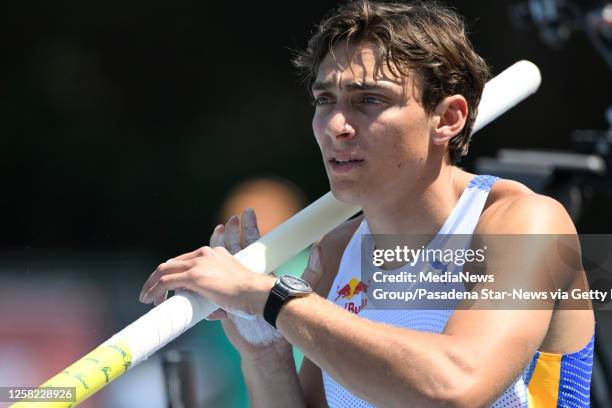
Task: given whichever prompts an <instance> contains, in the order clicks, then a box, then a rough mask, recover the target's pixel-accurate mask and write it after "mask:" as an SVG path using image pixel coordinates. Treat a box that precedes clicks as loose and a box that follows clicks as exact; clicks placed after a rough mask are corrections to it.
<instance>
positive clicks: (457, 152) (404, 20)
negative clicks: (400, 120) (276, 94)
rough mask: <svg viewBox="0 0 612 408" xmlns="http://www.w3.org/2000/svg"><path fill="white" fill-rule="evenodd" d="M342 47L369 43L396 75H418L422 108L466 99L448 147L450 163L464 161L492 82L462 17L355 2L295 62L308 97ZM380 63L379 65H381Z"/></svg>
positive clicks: (430, 7) (444, 10) (422, 4)
mask: <svg viewBox="0 0 612 408" xmlns="http://www.w3.org/2000/svg"><path fill="white" fill-rule="evenodd" d="M339 41H346V43H347V45H348V44H358V43H361V42H367V43H370V44H372V45H373V46H374V48H375V49H376V50H377V52H378V61H380V62H384V63H385V64H386V65H387V67H388V68H389V70H390V71H391V72H392V73H393V74H394V75H397V76H399V75H398V73H400V74H402V75H408V70H410V71H412V72H413V73H416V75H417V77H418V78H419V79H420V80H421V85H422V86H421V88H422V89H423V91H422V95H421V103H422V105H423V108H424V109H425V111H426V112H427V113H428V114H431V113H433V111H434V109H435V107H436V106H437V105H438V103H439V102H440V101H441V100H442V99H443V98H445V97H447V96H450V95H455V94H461V95H463V97H465V99H466V100H467V104H468V117H467V119H466V124H465V127H464V128H463V129H462V131H461V132H460V133H459V134H457V135H456V136H455V137H453V138H452V139H451V140H450V141H449V146H448V147H449V156H450V160H451V163H453V164H456V163H458V162H459V160H460V159H461V157H462V156H465V155H466V154H467V151H468V145H469V143H470V138H471V132H472V127H473V126H474V121H475V119H476V114H477V108H478V104H479V103H480V97H481V95H482V90H483V88H484V85H485V83H486V81H487V79H488V78H489V76H490V73H489V68H488V66H487V64H486V62H485V61H484V60H483V59H482V58H481V57H480V56H479V55H478V54H477V53H476V52H475V51H474V48H473V47H472V44H471V43H470V41H469V39H468V37H467V34H466V28H465V23H464V21H463V19H462V17H460V16H459V15H458V14H457V13H455V12H454V11H453V10H451V9H449V8H448V7H445V6H443V5H441V4H440V3H437V2H435V1H427V2H426V1H411V2H409V3H392V2H378V1H370V0H358V1H351V2H349V3H347V4H345V5H343V6H341V7H339V8H338V9H336V10H334V11H332V12H331V13H330V14H329V15H328V16H327V17H325V18H324V19H323V20H322V22H321V23H320V24H319V25H318V26H316V30H315V33H314V34H313V36H312V37H311V38H310V40H309V41H308V47H307V48H306V50H304V51H302V52H299V53H298V55H297V56H296V57H295V59H294V60H293V63H294V65H295V66H296V67H297V68H298V70H299V72H300V76H301V79H302V80H303V81H304V83H305V85H306V87H307V89H308V92H309V93H310V94H311V96H312V91H311V89H310V88H311V86H312V84H313V82H314V79H315V78H316V76H317V71H318V69H319V66H320V64H321V62H322V60H323V59H324V58H325V56H326V55H327V53H328V52H332V49H333V47H334V46H335V45H336V44H337V43H338V42H339ZM380 62H379V64H380Z"/></svg>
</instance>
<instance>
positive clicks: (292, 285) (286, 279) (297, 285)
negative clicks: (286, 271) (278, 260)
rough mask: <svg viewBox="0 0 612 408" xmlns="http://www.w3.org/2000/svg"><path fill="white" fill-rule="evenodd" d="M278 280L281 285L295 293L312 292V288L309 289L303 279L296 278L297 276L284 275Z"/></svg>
mask: <svg viewBox="0 0 612 408" xmlns="http://www.w3.org/2000/svg"><path fill="white" fill-rule="evenodd" d="M280 280H281V282H282V283H283V285H285V286H287V287H288V288H289V289H291V290H295V291H298V292H303V293H309V292H312V288H311V287H310V285H309V284H308V282H306V281H305V280H303V279H300V278H298V277H297V276H293V275H284V276H281V278H280Z"/></svg>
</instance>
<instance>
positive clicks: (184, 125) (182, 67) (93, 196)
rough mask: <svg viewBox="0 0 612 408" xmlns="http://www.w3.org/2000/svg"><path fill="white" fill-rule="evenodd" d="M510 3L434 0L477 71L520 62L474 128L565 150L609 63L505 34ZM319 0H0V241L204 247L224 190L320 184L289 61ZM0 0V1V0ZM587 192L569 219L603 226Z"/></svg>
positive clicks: (480, 151)
mask: <svg viewBox="0 0 612 408" xmlns="http://www.w3.org/2000/svg"><path fill="white" fill-rule="evenodd" d="M511 3H513V2H510V1H495V2H492V1H473V0H470V1H467V0H465V1H452V2H450V1H449V2H447V4H450V5H453V6H455V7H456V8H457V9H458V10H459V11H460V12H461V13H462V14H464V15H465V16H466V19H467V22H468V23H469V26H470V30H471V32H472V39H473V42H474V44H475V47H476V49H477V50H478V51H479V52H480V53H481V55H482V56H483V57H484V58H485V59H486V60H487V61H488V62H489V64H490V65H491V67H492V71H493V73H494V74H497V73H499V72H500V71H501V70H503V69H504V68H506V67H507V66H509V65H511V64H512V63H513V62H515V61H517V60H520V59H529V60H531V61H533V62H535V63H536V64H537V65H538V66H539V67H540V69H541V71H542V76H543V82H542V86H541V88H540V90H539V92H538V93H537V94H536V95H534V96H532V97H531V98H530V99H529V100H527V101H526V102H524V103H522V104H521V105H520V106H518V107H517V108H515V109H514V110H512V111H511V112H510V113H508V114H507V115H505V116H504V117H503V118H501V119H499V120H498V121H496V122H494V123H493V124H491V125H490V126H489V127H487V128H486V129H485V130H483V131H481V132H480V133H479V134H478V135H477V136H476V137H475V139H474V142H473V145H472V147H471V149H470V156H469V158H468V160H466V161H465V162H464V166H466V167H468V168H470V165H471V164H472V163H473V160H474V159H475V158H477V157H479V156H493V155H494V154H495V151H496V150H497V149H499V148H501V147H513V148H546V149H571V147H572V145H571V141H570V133H571V131H572V130H573V129H600V130H603V129H605V128H607V123H606V121H605V117H604V112H605V109H606V107H607V106H608V104H610V102H611V101H610V95H612V85H611V81H610V71H609V68H608V67H607V66H606V65H605V63H604V61H603V59H601V58H600V57H599V55H598V54H597V53H596V51H595V50H594V48H593V47H592V46H591V45H590V44H589V42H588V40H587V38H586V35H584V33H575V34H573V35H572V37H571V38H570V40H569V41H568V42H567V43H566V44H565V46H564V47H562V48H561V49H558V50H553V49H551V48H549V47H547V46H546V45H544V44H543V43H542V42H541V41H540V40H539V39H538V36H537V33H536V31H527V32H518V31H516V30H514V29H513V27H512V25H511V22H510V18H509V12H508V8H509V5H510V4H511ZM335 4H336V3H335V2H324V1H310V2H299V3H298V2H275V3H271V2H187V1H184V0H175V1H172V2H169V1H166V2H162V1H149V2H117V1H104V2H82V1H63V2H46V1H35V2H12V3H11V4H10V6H9V7H8V9H6V10H5V11H4V12H2V13H0V27H1V29H0V30H1V31H0V45H1V46H2V50H3V51H2V61H3V62H2V64H1V72H0V98H1V99H0V174H2V192H1V193H0V214H2V217H3V218H2V223H1V224H0V225H1V231H2V234H1V235H0V247H2V248H4V249H5V250H6V249H9V248H14V249H23V248H26V249H27V248H71V249H100V248H103V249H125V248H140V249H145V250H147V251H154V252H157V253H159V254H160V256H165V255H168V256H172V255H175V254H176V253H181V252H184V251H186V250H190V249H192V248H194V247H197V246H200V245H202V244H204V243H207V241H208V237H209V233H210V231H211V229H212V226H213V225H214V223H215V221H216V211H217V208H218V205H219V203H220V202H221V200H222V199H223V197H224V195H225V194H226V192H227V191H228V190H229V188H230V187H231V186H232V185H234V184H235V183H236V182H238V181H240V180H242V179H244V178H245V177H248V176H253V175H267V174H276V175H282V176H285V177H287V178H288V179H290V180H292V181H294V182H295V183H296V184H297V185H299V186H300V187H302V188H303V189H304V190H305V192H306V194H307V195H308V197H309V198H310V199H315V198H317V197H318V196H319V195H321V194H322V193H324V192H326V191H327V190H328V185H327V180H326V177H325V173H324V170H323V166H322V165H321V163H320V159H319V152H318V148H317V146H316V144H315V142H314V138H313V137H312V131H311V127H310V118H311V114H312V107H311V106H310V104H309V100H308V98H307V96H306V93H305V92H304V90H303V87H302V86H301V85H299V84H298V82H297V79H296V77H295V75H294V71H293V69H292V66H291V64H290V63H289V60H290V58H291V56H292V50H296V49H300V48H302V47H303V46H305V44H306V40H307V37H308V33H309V32H310V31H311V29H312V27H313V24H314V23H315V22H316V21H318V20H319V19H320V18H321V17H322V16H323V15H324V14H325V12H326V11H327V10H329V9H330V8H332V7H334V6H335ZM5 7H6V6H5ZM611 203H612V202H611V201H610V198H607V197H606V196H604V195H601V194H596V196H595V200H594V201H593V203H592V204H591V206H590V207H589V208H588V209H587V211H585V216H584V217H583V218H582V219H581V221H580V223H579V228H580V231H581V232H591V233H592V232H610V231H611V230H612V215H611V214H610V213H609V208H610V204H611Z"/></svg>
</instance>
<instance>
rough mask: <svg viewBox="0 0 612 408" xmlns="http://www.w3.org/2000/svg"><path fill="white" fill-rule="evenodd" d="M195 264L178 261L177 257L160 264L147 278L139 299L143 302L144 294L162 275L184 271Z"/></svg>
mask: <svg viewBox="0 0 612 408" xmlns="http://www.w3.org/2000/svg"><path fill="white" fill-rule="evenodd" d="M192 266H193V263H192V262H191V261H177V260H176V258H175V259H173V260H172V261H171V262H164V263H162V264H160V265H159V266H158V267H157V268H156V269H155V270H154V271H153V273H152V274H151V275H150V276H149V279H147V280H146V282H145V283H144V285H143V286H142V290H141V291H140V296H139V299H140V301H141V302H143V301H144V300H143V296H144V295H145V294H146V293H147V292H149V291H150V290H151V288H152V287H153V286H154V285H155V284H156V283H157V281H158V280H159V279H161V277H162V276H166V275H171V274H176V273H181V272H184V271H186V270H188V269H190V268H191V267H192Z"/></svg>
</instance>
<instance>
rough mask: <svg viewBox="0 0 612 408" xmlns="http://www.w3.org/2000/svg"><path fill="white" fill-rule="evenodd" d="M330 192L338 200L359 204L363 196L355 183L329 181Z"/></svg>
mask: <svg viewBox="0 0 612 408" xmlns="http://www.w3.org/2000/svg"><path fill="white" fill-rule="evenodd" d="M330 188H331V192H332V194H333V195H334V197H335V198H336V199H337V200H338V201H342V202H343V203H347V204H357V205H361V203H362V201H363V197H362V194H361V191H360V189H359V185H358V184H357V183H354V182H352V183H350V182H346V181H343V182H330Z"/></svg>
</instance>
